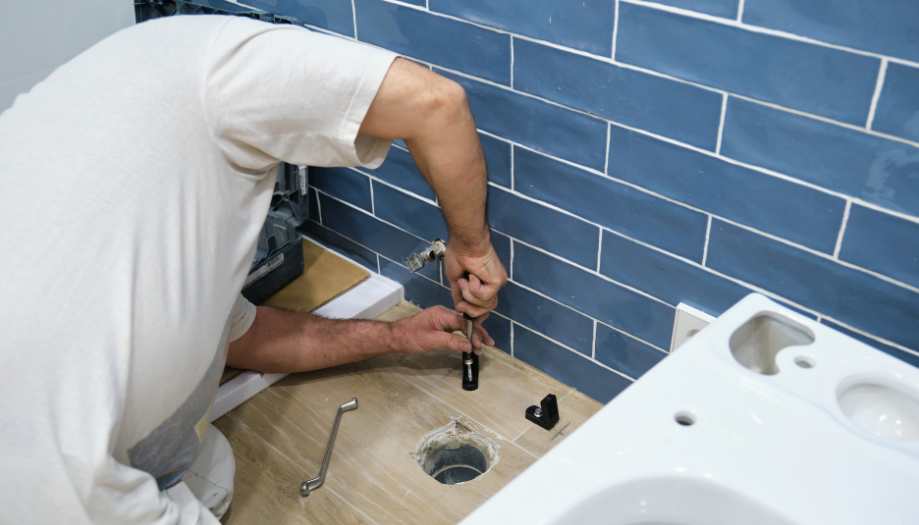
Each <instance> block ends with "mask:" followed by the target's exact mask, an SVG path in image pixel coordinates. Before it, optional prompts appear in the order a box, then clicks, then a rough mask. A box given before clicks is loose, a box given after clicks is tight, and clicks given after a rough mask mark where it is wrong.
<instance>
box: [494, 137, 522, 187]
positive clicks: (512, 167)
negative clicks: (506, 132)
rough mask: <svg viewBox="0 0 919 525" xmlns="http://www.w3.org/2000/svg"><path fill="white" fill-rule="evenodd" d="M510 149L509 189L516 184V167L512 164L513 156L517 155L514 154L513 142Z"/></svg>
mask: <svg viewBox="0 0 919 525" xmlns="http://www.w3.org/2000/svg"><path fill="white" fill-rule="evenodd" d="M489 136H491V135H489ZM510 149H511V189H514V187H515V186H516V184H517V168H516V166H514V157H516V156H517V155H515V154H514V144H513V143H511V148H510Z"/></svg>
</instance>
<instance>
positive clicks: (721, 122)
mask: <svg viewBox="0 0 919 525" xmlns="http://www.w3.org/2000/svg"><path fill="white" fill-rule="evenodd" d="M727 114H728V94H727V92H724V93H723V94H722V95H721V116H720V118H719V119H718V134H717V135H716V137H715V154H717V155H720V154H721V141H722V137H724V119H725V116H726V115H727Z"/></svg>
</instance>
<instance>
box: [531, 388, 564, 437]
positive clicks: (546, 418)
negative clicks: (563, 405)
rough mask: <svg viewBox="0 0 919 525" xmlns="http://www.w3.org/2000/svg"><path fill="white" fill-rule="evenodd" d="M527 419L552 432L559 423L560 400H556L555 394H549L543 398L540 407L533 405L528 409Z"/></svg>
mask: <svg viewBox="0 0 919 525" xmlns="http://www.w3.org/2000/svg"><path fill="white" fill-rule="evenodd" d="M526 418H527V419H529V420H530V421H532V422H533V423H536V424H537V425H539V426H541V427H542V428H544V429H546V430H552V427H554V426H555V424H556V423H558V400H557V399H556V398H555V394H549V395H547V396H546V397H544V398H542V401H540V402H539V406H536V405H532V406H530V407H528V408H527V410H526Z"/></svg>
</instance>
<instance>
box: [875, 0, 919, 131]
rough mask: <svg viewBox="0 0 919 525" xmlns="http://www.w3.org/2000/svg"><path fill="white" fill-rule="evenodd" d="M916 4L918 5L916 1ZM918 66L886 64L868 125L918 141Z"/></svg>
mask: <svg viewBox="0 0 919 525" xmlns="http://www.w3.org/2000/svg"><path fill="white" fill-rule="evenodd" d="M917 5H919V4H917ZM917 93H919V68H914V67H908V66H904V65H901V64H894V63H890V64H888V65H887V75H886V76H885V78H884V88H883V89H882V90H881V98H880V99H878V105H877V109H876V111H875V114H874V123H873V124H872V126H871V128H872V129H876V130H878V131H883V132H885V133H890V134H892V135H899V136H901V137H903V138H906V139H910V140H915V141H919V95H917Z"/></svg>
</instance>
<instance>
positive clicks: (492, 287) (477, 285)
mask: <svg viewBox="0 0 919 525" xmlns="http://www.w3.org/2000/svg"><path fill="white" fill-rule="evenodd" d="M483 246H484V247H482V248H465V247H458V246H457V244H456V243H453V242H451V243H448V244H447V252H446V253H445V254H444V271H445V272H446V274H447V279H449V280H450V290H451V292H452V294H453V303H454V305H455V306H456V309H457V310H459V311H460V312H463V313H465V314H468V315H469V316H471V317H479V318H481V319H480V322H481V321H482V320H484V318H485V317H486V316H487V314H488V313H489V312H490V311H492V310H494V309H495V307H496V306H498V291H499V290H500V289H501V288H502V287H503V286H504V285H505V283H507V271H506V270H505V269H504V265H503V264H501V259H499V258H498V254H497V253H496V252H495V249H494V247H493V246H492V245H491V240H490V239H486V241H485V242H484V244H483Z"/></svg>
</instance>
